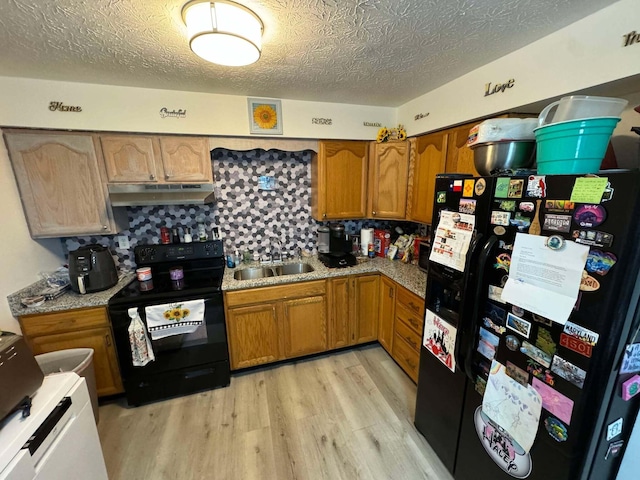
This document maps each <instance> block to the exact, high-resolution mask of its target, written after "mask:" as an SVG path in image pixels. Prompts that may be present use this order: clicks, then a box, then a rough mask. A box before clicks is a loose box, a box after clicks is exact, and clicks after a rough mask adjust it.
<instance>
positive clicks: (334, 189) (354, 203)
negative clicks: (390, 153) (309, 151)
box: [311, 141, 369, 220]
mask: <svg viewBox="0 0 640 480" xmlns="http://www.w3.org/2000/svg"><path fill="white" fill-rule="evenodd" d="M368 144H369V142H365V141H321V142H319V144H318V155H317V156H316V157H315V158H314V160H313V162H312V169H311V190H312V215H313V217H314V218H315V219H316V220H332V219H343V218H365V217H366V212H367V168H368V166H367V161H368V154H367V148H368Z"/></svg>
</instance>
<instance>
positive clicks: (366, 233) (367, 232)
mask: <svg viewBox="0 0 640 480" xmlns="http://www.w3.org/2000/svg"><path fill="white" fill-rule="evenodd" d="M370 243H373V228H363V229H362V230H360V247H361V249H362V255H364V256H367V253H368V251H367V249H368V248H369V244H370Z"/></svg>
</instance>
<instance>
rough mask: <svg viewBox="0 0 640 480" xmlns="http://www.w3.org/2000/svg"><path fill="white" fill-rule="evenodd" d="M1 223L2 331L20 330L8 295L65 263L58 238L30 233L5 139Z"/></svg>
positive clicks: (0, 145)
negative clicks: (41, 274)
mask: <svg viewBox="0 0 640 480" xmlns="http://www.w3.org/2000/svg"><path fill="white" fill-rule="evenodd" d="M0 192H2V197H1V198H2V201H1V203H0V225H2V226H3V229H4V235H3V236H2V237H3V238H2V275H0V330H7V331H10V332H16V333H20V326H19V325H18V321H17V320H16V319H14V318H13V317H12V316H11V312H10V310H9V304H8V303H7V301H6V297H7V295H10V294H12V293H14V292H15V291H17V290H20V289H21V288H24V287H26V286H28V285H30V284H32V283H33V282H35V281H37V280H39V279H40V277H39V276H38V274H39V273H40V272H47V271H51V270H55V269H56V268H58V267H59V266H60V265H62V264H63V263H64V262H65V259H64V255H63V253H62V244H61V243H60V240H59V239H57V238H53V239H47V240H39V241H35V240H33V239H32V238H31V236H30V235H29V229H28V228H27V222H26V221H25V218H24V213H23V210H22V204H21V203H20V195H19V194H18V187H17V186H16V182H15V180H14V177H13V170H12V169H11V164H10V163H9V157H8V155H7V150H6V148H5V146H4V142H0Z"/></svg>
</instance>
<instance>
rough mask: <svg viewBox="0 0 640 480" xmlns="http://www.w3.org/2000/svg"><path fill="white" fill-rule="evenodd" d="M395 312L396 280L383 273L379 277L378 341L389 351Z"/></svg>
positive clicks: (391, 344)
mask: <svg viewBox="0 0 640 480" xmlns="http://www.w3.org/2000/svg"><path fill="white" fill-rule="evenodd" d="M395 312H396V282H394V281H393V280H390V279H388V278H387V277H385V276H384V275H383V276H381V277H380V318H379V322H378V341H379V342H380V345H382V347H383V348H384V349H385V350H386V351H387V352H389V353H391V348H392V346H393V324H394V320H395Z"/></svg>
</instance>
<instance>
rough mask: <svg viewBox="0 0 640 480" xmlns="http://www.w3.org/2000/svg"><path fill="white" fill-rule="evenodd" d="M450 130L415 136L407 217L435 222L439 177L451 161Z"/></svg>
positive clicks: (416, 220) (412, 143)
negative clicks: (433, 219) (448, 154)
mask: <svg viewBox="0 0 640 480" xmlns="http://www.w3.org/2000/svg"><path fill="white" fill-rule="evenodd" d="M448 139H449V134H448V133H447V132H437V133H431V134H429V135H422V136H420V137H417V138H412V139H411V161H410V169H409V172H410V173H409V181H408V192H409V193H408V194H409V201H408V205H407V219H408V220H413V221H414V222H421V223H431V220H432V218H431V217H432V215H433V199H434V196H435V191H434V190H435V178H436V175H437V174H438V173H442V172H444V171H445V164H446V160H447V141H448Z"/></svg>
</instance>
